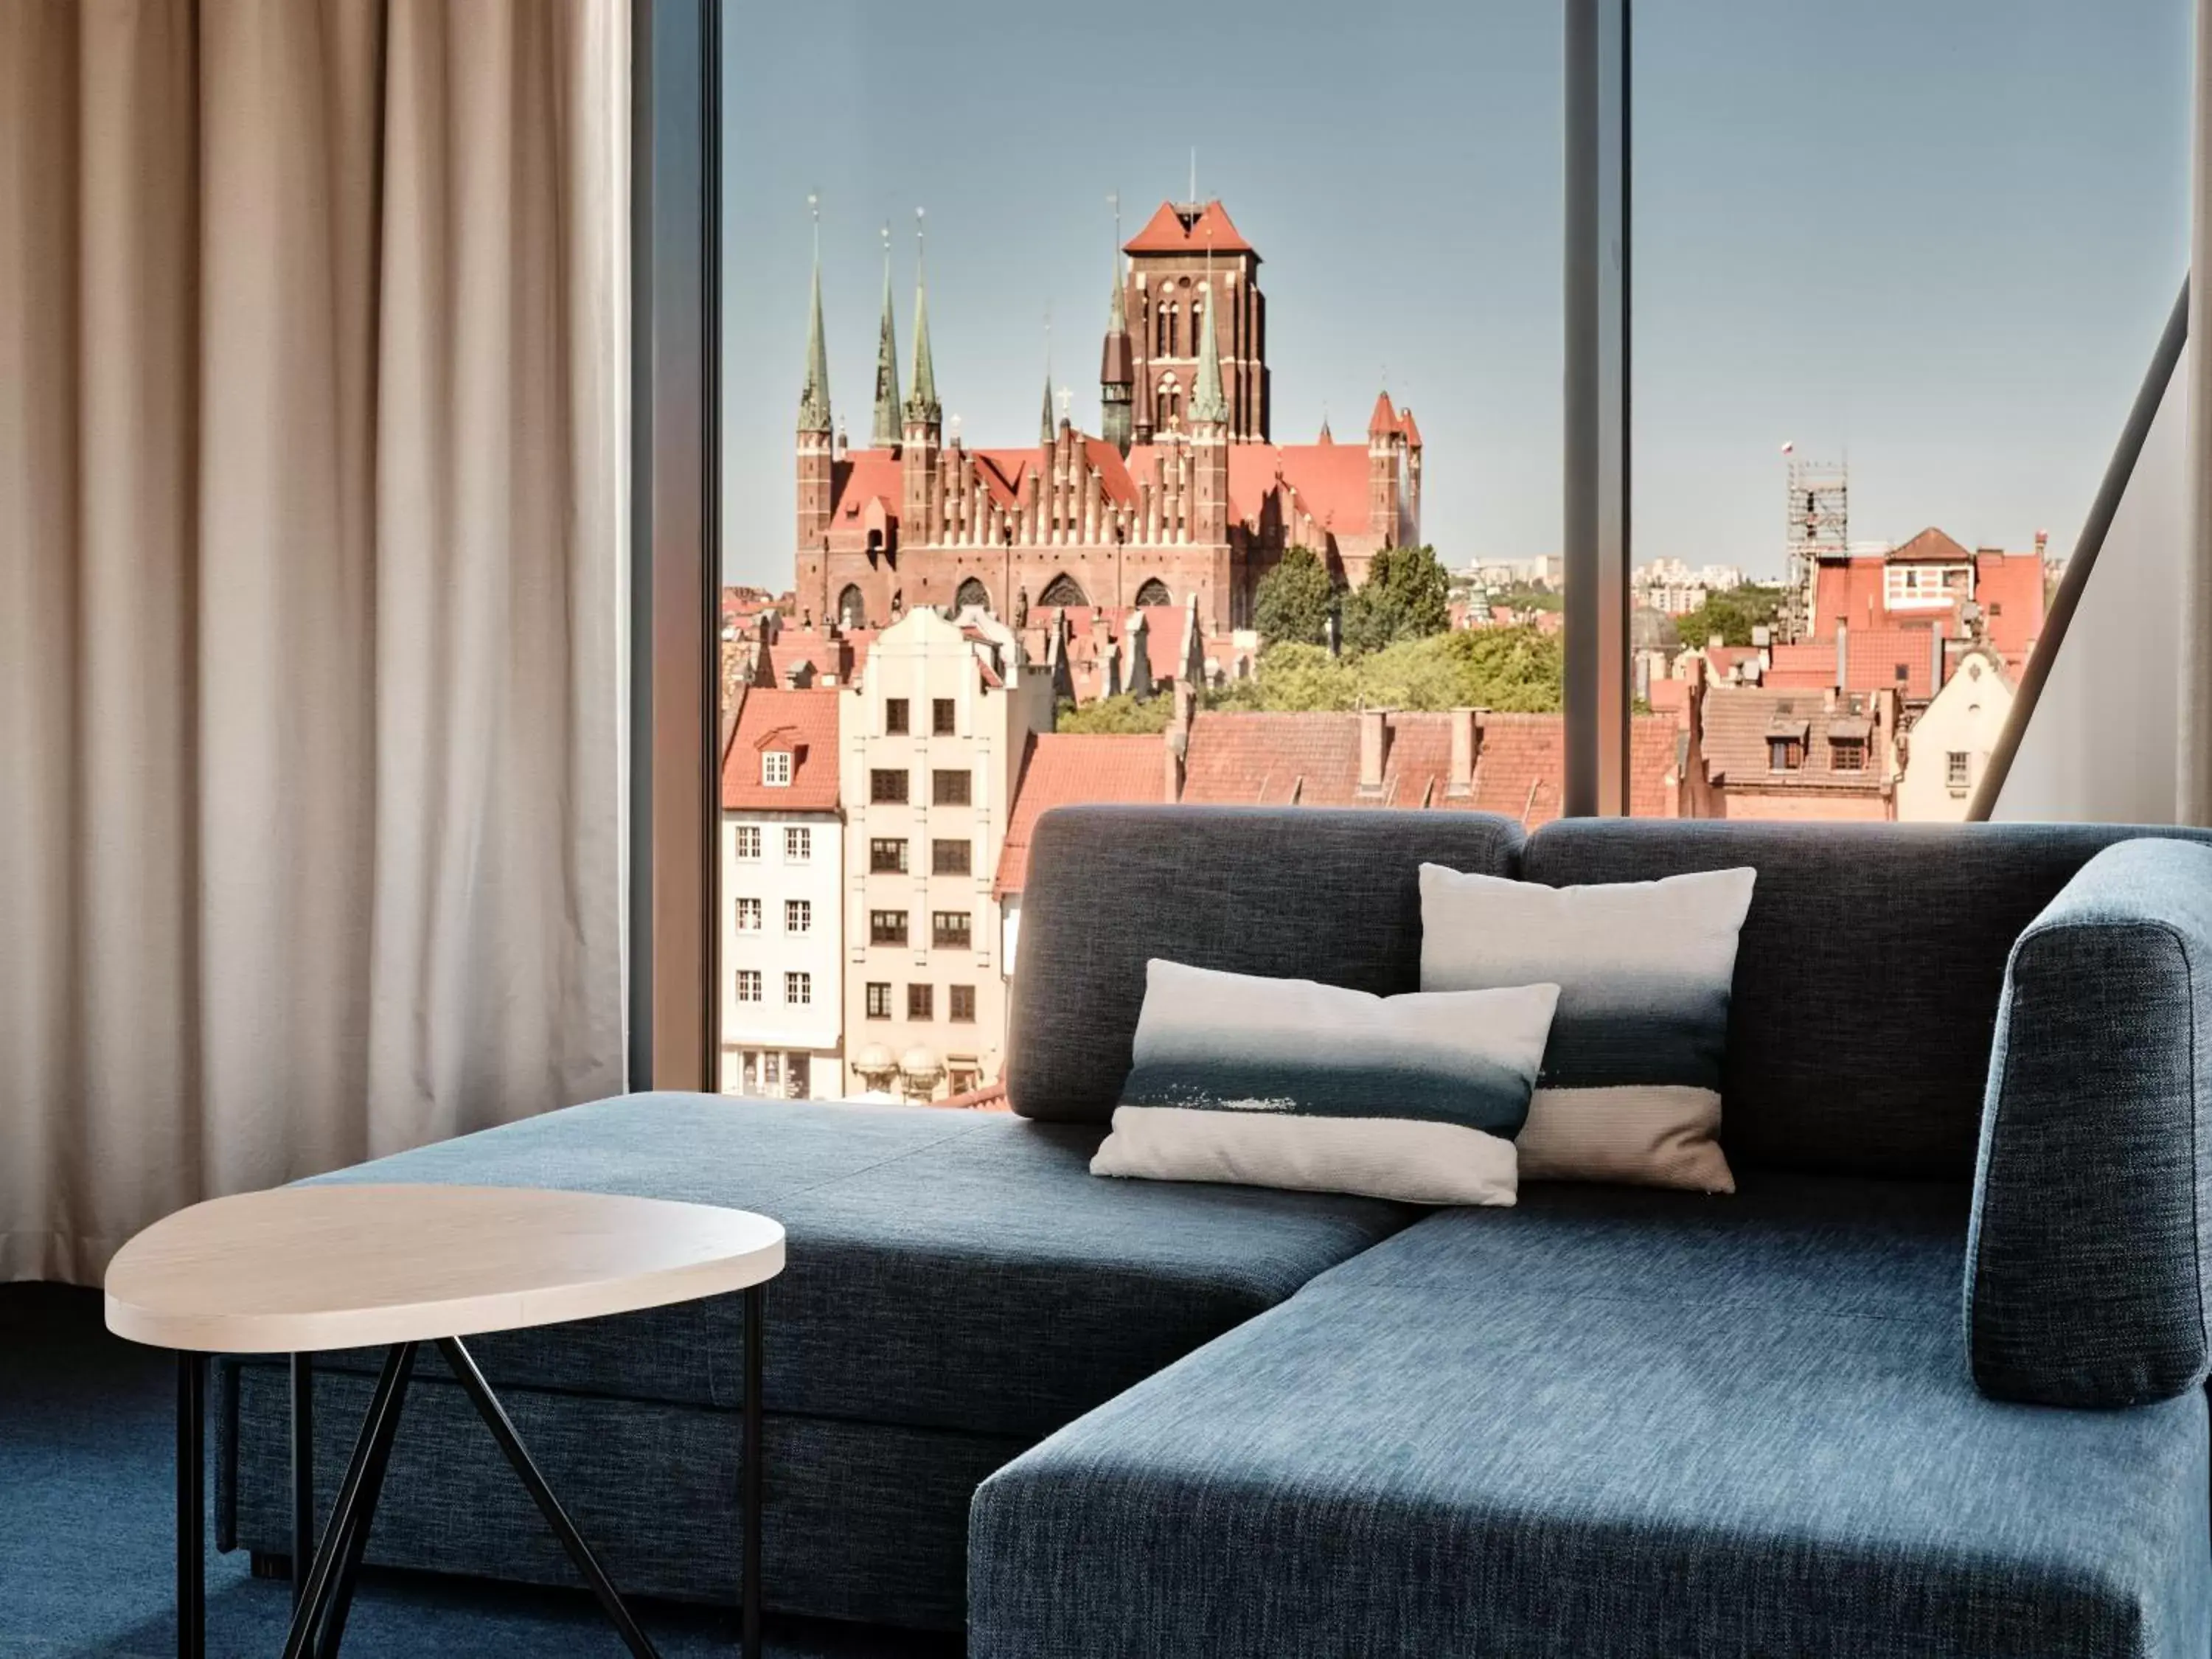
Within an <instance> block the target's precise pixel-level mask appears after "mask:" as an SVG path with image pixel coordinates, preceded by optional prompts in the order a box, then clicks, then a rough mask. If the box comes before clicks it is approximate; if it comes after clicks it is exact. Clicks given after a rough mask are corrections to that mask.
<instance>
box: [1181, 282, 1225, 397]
mask: <svg viewBox="0 0 2212 1659" xmlns="http://www.w3.org/2000/svg"><path fill="white" fill-rule="evenodd" d="M1220 297H1221V296H1220V295H1219V294H1218V293H1217V292H1216V291H1215V289H1214V286H1213V275H1212V270H1210V269H1209V270H1208V271H1207V273H1206V325H1205V327H1204V328H1203V329H1202V330H1201V331H1200V333H1199V339H1198V388H1197V390H1196V391H1194V392H1192V393H1191V398H1190V421H1191V424H1192V425H1193V426H1195V425H1197V424H1198V423H1199V422H1200V421H1211V422H1215V423H1216V424H1219V423H1221V422H1226V421H1227V420H1228V418H1229V399H1228V398H1225V397H1224V396H1223V395H1222V392H1221V341H1220V339H1219V337H1218V336H1217V335H1216V334H1215V333H1214V331H1213V308H1214V306H1215V304H1216V302H1217V301H1219V299H1220Z"/></svg>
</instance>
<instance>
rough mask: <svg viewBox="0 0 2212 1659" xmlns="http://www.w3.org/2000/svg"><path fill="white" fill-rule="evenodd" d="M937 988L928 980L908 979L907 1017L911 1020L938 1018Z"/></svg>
mask: <svg viewBox="0 0 2212 1659" xmlns="http://www.w3.org/2000/svg"><path fill="white" fill-rule="evenodd" d="M936 1009H937V987H935V986H934V985H933V984H931V983H930V982H929V981H927V980H921V981H915V980H908V981H907V987H906V1017H907V1018H908V1019H909V1020H917V1021H918V1020H925V1019H927V1020H934V1019H935V1018H937V1012H936Z"/></svg>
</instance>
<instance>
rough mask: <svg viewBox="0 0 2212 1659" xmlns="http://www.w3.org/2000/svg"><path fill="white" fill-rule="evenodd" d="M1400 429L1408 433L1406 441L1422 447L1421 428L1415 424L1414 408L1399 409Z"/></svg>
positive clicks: (1417, 447)
mask: <svg viewBox="0 0 2212 1659" xmlns="http://www.w3.org/2000/svg"><path fill="white" fill-rule="evenodd" d="M1398 430H1399V431H1401V432H1402V433H1404V434H1405V435H1406V441H1407V443H1409V444H1411V445H1412V446H1413V447H1414V448H1416V449H1419V447H1421V428H1419V427H1418V426H1415V425H1414V424H1413V410H1410V409H1401V410H1399V411H1398Z"/></svg>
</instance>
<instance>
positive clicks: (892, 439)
mask: <svg viewBox="0 0 2212 1659" xmlns="http://www.w3.org/2000/svg"><path fill="white" fill-rule="evenodd" d="M868 437H869V441H870V442H871V443H872V444H873V445H874V446H875V447H877V448H878V449H888V450H890V451H892V452H893V453H896V452H897V449H898V445H899V376H898V331H897V329H896V326H895V325H893V323H892V321H891V228H890V226H889V225H885V226H884V325H883V331H882V332H881V334H880V335H879V336H878V337H877V341H876V424H875V428H874V430H873V431H872V432H871V433H870V434H869V435H868Z"/></svg>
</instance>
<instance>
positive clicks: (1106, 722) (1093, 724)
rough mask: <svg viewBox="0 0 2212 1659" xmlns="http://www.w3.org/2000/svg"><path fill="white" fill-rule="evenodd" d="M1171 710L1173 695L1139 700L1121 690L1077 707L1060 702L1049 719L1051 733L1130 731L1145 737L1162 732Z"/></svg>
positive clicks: (1112, 733) (1122, 733)
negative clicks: (1113, 694)
mask: <svg viewBox="0 0 2212 1659" xmlns="http://www.w3.org/2000/svg"><path fill="white" fill-rule="evenodd" d="M1174 713H1175V699H1174V698H1173V697H1169V696H1158V697H1147V698H1146V699H1145V701H1144V702H1138V701H1137V699H1136V698H1134V697H1133V696H1130V695H1129V694H1128V693H1127V692H1126V691H1124V692H1122V693H1121V695H1120V696H1114V697H1100V698H1099V699H1097V701H1096V702H1087V703H1085V704H1084V705H1083V706H1082V707H1081V708H1077V707H1076V706H1075V705H1074V704H1073V703H1072V702H1062V703H1061V704H1060V708H1059V710H1058V712H1057V713H1056V714H1054V718H1053V723H1052V727H1053V730H1054V731H1055V732H1103V733H1105V734H1106V735H1108V736H1109V737H1120V736H1126V735H1128V734H1131V733H1134V734H1137V735H1139V736H1146V735H1149V734H1151V733H1152V732H1164V731H1166V730H1167V729H1168V721H1169V720H1170V718H1171V717H1172V716H1173V714H1174Z"/></svg>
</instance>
